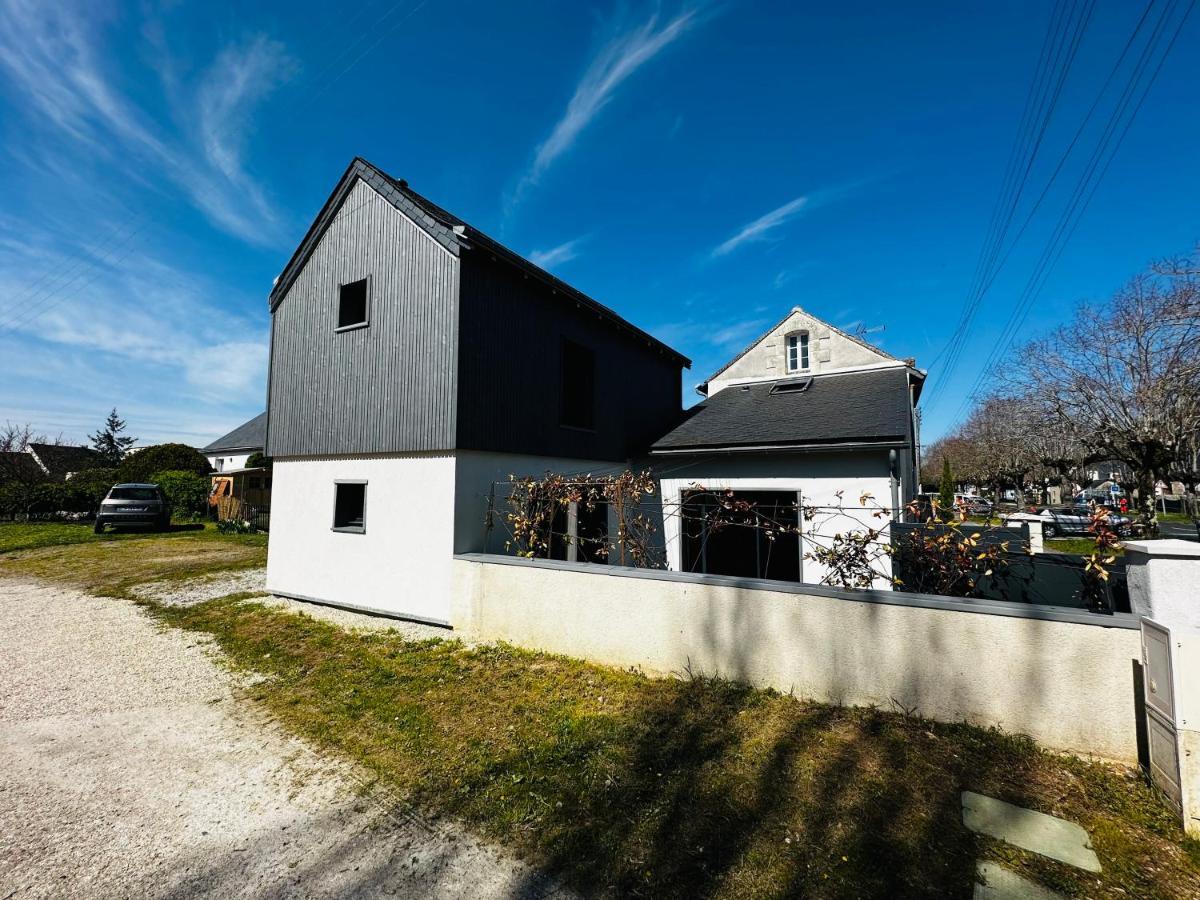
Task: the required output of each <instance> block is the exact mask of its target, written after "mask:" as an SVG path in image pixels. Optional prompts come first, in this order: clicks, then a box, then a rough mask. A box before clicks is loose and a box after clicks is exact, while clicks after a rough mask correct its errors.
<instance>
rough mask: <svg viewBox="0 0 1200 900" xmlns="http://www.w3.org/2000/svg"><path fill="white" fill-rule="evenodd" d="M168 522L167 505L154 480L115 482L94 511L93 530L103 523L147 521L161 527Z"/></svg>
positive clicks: (169, 515)
mask: <svg viewBox="0 0 1200 900" xmlns="http://www.w3.org/2000/svg"><path fill="white" fill-rule="evenodd" d="M170 524H171V508H170V506H169V505H168V503H167V497H166V495H165V494H164V493H163V492H162V488H160V487H159V486H158V485H157V484H115V485H113V486H112V488H110V489H109V492H108V495H107V496H106V497H105V498H104V501H103V502H102V503H101V504H100V509H99V510H97V512H96V524H95V526H94V530H95V532H96V534H101V533H102V532H103V531H104V527H105V526H106V525H143V526H145V525H149V526H151V527H152V528H154V529H155V530H156V531H165V530H166V529H167V527H168V526H169V525H170Z"/></svg>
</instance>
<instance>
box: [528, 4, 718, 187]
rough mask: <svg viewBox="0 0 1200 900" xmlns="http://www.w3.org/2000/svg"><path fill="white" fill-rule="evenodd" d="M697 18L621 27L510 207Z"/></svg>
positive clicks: (689, 13) (684, 15)
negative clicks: (631, 79)
mask: <svg viewBox="0 0 1200 900" xmlns="http://www.w3.org/2000/svg"><path fill="white" fill-rule="evenodd" d="M698 21H699V13H698V10H696V9H689V10H685V11H684V12H681V13H680V14H679V15H677V16H675V17H674V18H672V19H669V20H667V21H665V22H663V21H661V20H660V17H659V15H658V14H657V13H655V14H654V15H652V16H651V17H650V18H649V19H647V20H646V21H645V22H642V23H641V24H640V25H638V26H636V27H634V28H631V29H627V30H622V31H619V32H618V33H617V34H616V36H615V37H613V38H612V39H610V40H609V41H608V43H606V44H605V46H604V47H603V48H602V49H601V50H600V52H599V53H597V54H596V56H595V57H594V58H593V59H592V61H591V62H590V63H589V64H588V67H587V69H586V70H585V71H584V73H583V77H582V78H581V79H580V81H579V84H578V85H577V86H576V88H575V93H574V94H572V96H571V99H570V101H569V102H568V103H567V108H566V109H565V110H564V111H563V114H562V116H561V117H560V118H559V120H558V122H557V123H556V124H555V126H554V128H553V129H552V130H551V132H550V136H549V137H548V138H546V140H545V141H543V142H542V143H541V144H540V145H539V146H538V148H537V151H536V152H535V153H534V157H533V162H532V163H531V164H530V166H529V169H528V170H527V171H526V172H525V174H524V175H523V176H522V177H521V179H520V181H519V182H518V184H517V187H516V190H515V191H514V193H513V196H512V198H511V200H510V206H511V205H515V204H516V203H517V202H519V200H520V198H521V197H522V196H523V195H524V194H525V192H526V191H528V190H529V189H530V188H531V187H533V186H534V185H536V184H537V183H538V181H539V180H540V179H541V177H542V176H543V175H544V174H545V173H546V171H547V170H548V169H549V168H550V166H551V165H553V164H554V162H555V160H557V159H558V158H559V157H561V156H562V155H563V154H564V153H566V152H567V151H568V150H570V149H571V147H572V146H573V145H574V143H575V141H576V140H577V139H578V137H579V135H580V134H581V133H582V132H583V131H584V129H586V128H587V127H588V125H590V124H591V123H592V121H593V120H594V119H595V118H596V116H598V115H599V114H600V112H601V111H602V110H603V109H604V107H605V106H606V105H608V103H609V101H610V100H612V98H613V96H614V94H615V93H616V91H617V89H618V88H619V87H620V86H621V85H622V84H623V83H624V82H625V81H626V80H627V79H628V78H629V77H630V76H631V75H633V73H634V72H636V71H637V70H638V69H640V68H641V67H642V66H644V65H645V64H646V63H648V62H650V61H651V60H652V59H654V57H656V56H658V54H659V53H661V52H662V51H663V50H664V49H666V48H667V47H668V46H670V45H671V44H672V43H674V42H675V41H677V40H678V39H679V38H680V37H682V36H683V35H684V34H685V33H686V32H687V31H688V30H689V29H690V28H692V27H693V26H695V25H696V23H697V22H698Z"/></svg>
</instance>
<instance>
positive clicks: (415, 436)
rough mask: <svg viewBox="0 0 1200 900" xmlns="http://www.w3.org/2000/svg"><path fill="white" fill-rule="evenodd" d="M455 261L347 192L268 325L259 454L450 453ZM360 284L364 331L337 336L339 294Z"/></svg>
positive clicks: (378, 206)
mask: <svg viewBox="0 0 1200 900" xmlns="http://www.w3.org/2000/svg"><path fill="white" fill-rule="evenodd" d="M458 272H459V261H458V259H457V258H456V257H454V256H453V255H451V254H450V253H449V252H447V250H446V249H445V248H444V247H442V246H441V245H440V244H438V243H437V242H435V241H434V240H433V239H431V238H430V237H429V236H428V235H427V234H426V233H425V232H424V231H422V230H421V229H420V228H419V227H417V226H416V225H414V224H413V223H412V222H411V221H410V220H409V219H407V218H406V217H405V216H404V215H403V214H401V213H400V212H399V211H397V210H396V209H395V208H394V207H393V206H392V205H391V204H389V203H388V202H387V201H386V200H385V199H383V198H382V197H380V196H379V195H378V194H377V193H376V192H375V191H374V190H373V189H372V188H370V187H369V186H367V185H366V184H364V183H362V182H359V183H358V184H357V185H355V187H354V188H353V190H351V191H350V193H349V195H348V197H347V199H346V201H345V202H344V203H343V205H342V208H341V209H340V210H339V211H338V213H337V215H336V216H335V218H334V221H333V222H332V224H331V225H330V226H329V228H328V230H327V231H326V232H325V234H324V235H323V236H322V238H321V240H320V243H319V244H318V246H317V248H316V250H315V251H314V252H313V254H312V256H311V257H310V258H309V260H308V262H307V263H306V264H305V266H304V269H303V270H302V271H301V272H300V274H299V276H298V277H297V278H296V280H295V282H294V283H293V284H292V286H291V288H290V289H289V291H288V293H287V295H286V296H285V297H284V298H283V300H282V302H281V303H280V304H279V305H278V306H277V307H276V309H275V313H274V316H273V321H272V328H273V334H272V343H271V377H270V385H269V393H270V396H269V407H268V408H269V410H270V416H269V420H268V431H267V452H268V454H269V455H271V456H308V455H313V454H346V453H396V452H402V451H412V450H440V449H449V448H452V447H453V446H454V440H455V429H456V420H455V383H456V368H457V350H456V348H457V328H458V313H457V305H458ZM367 276H370V278H371V296H370V301H369V302H370V314H369V316H370V324H369V326H367V327H366V328H359V329H356V330H352V331H344V332H340V333H339V332H337V331H336V330H335V329H336V327H337V306H338V286H339V284H342V283H345V282H349V281H354V280H357V279H359V278H364V277H367Z"/></svg>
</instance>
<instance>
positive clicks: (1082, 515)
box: [1038, 506, 1132, 537]
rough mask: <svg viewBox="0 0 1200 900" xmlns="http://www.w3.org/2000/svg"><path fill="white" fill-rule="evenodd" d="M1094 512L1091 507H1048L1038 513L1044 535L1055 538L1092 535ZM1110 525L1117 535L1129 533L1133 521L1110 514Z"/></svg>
mask: <svg viewBox="0 0 1200 900" xmlns="http://www.w3.org/2000/svg"><path fill="white" fill-rule="evenodd" d="M1093 515H1094V512H1093V510H1092V508H1091V507H1089V506H1048V507H1046V508H1045V509H1043V510H1042V511H1041V512H1039V513H1038V516H1039V517H1040V518H1041V520H1042V534H1044V535H1045V536H1046V537H1054V536H1055V535H1059V534H1091V531H1090V529H1091V527H1092V517H1093ZM1108 524H1109V525H1111V526H1112V528H1113V530H1114V531H1116V532H1117V534H1125V533H1126V532H1127V531H1129V526H1130V524H1132V522H1131V520H1130V519H1129V518H1128V517H1126V516H1121V515H1117V514H1116V513H1110V514H1109V516H1108Z"/></svg>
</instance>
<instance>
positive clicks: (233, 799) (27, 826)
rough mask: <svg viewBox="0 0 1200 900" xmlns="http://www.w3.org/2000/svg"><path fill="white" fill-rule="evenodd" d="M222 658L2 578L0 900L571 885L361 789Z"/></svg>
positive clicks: (144, 623) (439, 892)
mask: <svg viewBox="0 0 1200 900" xmlns="http://www.w3.org/2000/svg"><path fill="white" fill-rule="evenodd" d="M212 652H213V651H211V650H210V649H209V648H207V647H206V646H205V645H204V644H203V643H202V642H198V639H197V638H196V637H195V636H194V635H190V634H186V633H183V632H176V631H169V630H168V631H164V630H161V629H160V628H159V627H158V626H157V625H156V624H155V623H154V622H153V620H151V619H150V618H149V617H148V616H147V615H146V614H145V613H144V612H142V611H141V610H140V609H138V608H137V607H136V606H134V605H133V604H131V603H128V602H125V601H118V600H105V599H98V598H94V597H91V596H89V595H87V594H84V593H82V592H79V591H76V590H71V589H64V588H60V587H55V586H50V585H43V584H38V583H33V582H27V581H11V580H0V900H10V898H11V900H16V898H26V897H64V896H67V897H198V896H204V897H223V898H224V897H355V898H359V897H380V896H409V897H543V896H562V893H561V892H560V891H558V890H557V889H556V888H555V887H554V886H553V885H552V884H551V883H549V882H548V881H546V880H544V879H543V878H541V877H540V876H538V875H537V873H535V872H534V871H533V870H531V869H530V868H528V867H527V866H525V865H523V864H521V863H519V862H516V861H514V860H512V859H510V858H507V857H505V856H504V855H503V854H501V853H499V852H497V851H495V850H494V849H492V848H490V847H487V846H484V845H483V844H481V842H479V841H478V840H476V839H474V838H472V837H471V836H469V835H467V834H465V833H464V832H462V831H461V830H460V829H457V828H456V827H454V826H452V825H445V824H438V825H436V826H434V825H430V824H429V823H427V822H424V821H421V820H419V819H418V818H416V817H414V816H411V815H408V814H406V813H397V812H396V811H394V810H389V809H387V808H385V807H384V806H383V805H382V804H381V803H380V802H378V801H377V800H376V799H372V798H370V797H365V796H364V795H363V794H362V792H361V790H360V785H359V779H358V778H357V776H356V774H355V772H354V771H353V770H351V769H349V768H347V767H345V766H342V765H340V764H334V763H331V762H329V761H327V760H323V759H321V758H319V757H317V756H316V755H315V754H314V753H313V752H312V751H311V750H309V749H308V748H307V747H306V746H304V745H303V744H301V743H299V742H298V741H296V740H295V739H293V738H291V737H289V736H288V735H285V734H283V733H282V732H281V730H280V729H278V728H277V727H275V726H273V725H271V724H270V723H269V722H267V721H264V720H263V718H262V716H261V714H260V713H258V712H257V711H256V709H255V707H254V705H253V703H252V702H251V701H248V700H246V699H241V700H239V699H237V694H238V692H239V690H241V691H244V690H245V685H239V684H238V683H237V682H236V681H235V679H234V677H233V676H232V675H231V674H230V673H229V672H227V671H226V670H224V669H223V668H222V667H220V666H219V665H217V664H216V662H214V660H213V658H212V656H211V654H212Z"/></svg>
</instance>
